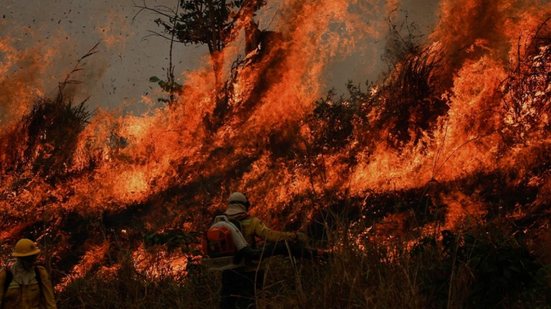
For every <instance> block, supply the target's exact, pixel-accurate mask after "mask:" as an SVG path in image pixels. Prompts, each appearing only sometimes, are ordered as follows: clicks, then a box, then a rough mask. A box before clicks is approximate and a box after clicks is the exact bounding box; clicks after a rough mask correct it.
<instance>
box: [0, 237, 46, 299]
mask: <svg viewBox="0 0 551 309" xmlns="http://www.w3.org/2000/svg"><path fill="white" fill-rule="evenodd" d="M39 253H40V249H39V248H38V246H37V245H36V243H35V242H33V241H32V240H30V239H26V238H23V239H21V240H19V241H18V242H17V244H16V245H15V250H14V251H13V254H12V255H13V256H14V257H15V258H16V259H17V261H16V262H15V264H13V266H11V267H8V268H5V269H2V270H1V271H0V308H2V309H12V308H13V309H15V308H17V309H35V308H36V309H38V308H46V309H52V308H56V303H55V299H54V290H53V287H52V283H51V281H50V278H49V275H48V272H47V271H46V269H45V268H44V267H42V266H35V262H36V258H37V256H38V254H39Z"/></svg>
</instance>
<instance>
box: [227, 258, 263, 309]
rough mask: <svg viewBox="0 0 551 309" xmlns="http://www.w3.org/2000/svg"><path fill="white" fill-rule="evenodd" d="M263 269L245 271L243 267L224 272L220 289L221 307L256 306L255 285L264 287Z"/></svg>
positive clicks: (241, 308)
mask: <svg viewBox="0 0 551 309" xmlns="http://www.w3.org/2000/svg"><path fill="white" fill-rule="evenodd" d="M263 281H264V272H263V271H261V270H260V271H258V272H254V271H245V270H243V269H242V268H238V269H231V270H224V271H223V272H222V289H221V290H220V308H221V309H251V308H255V303H256V301H255V287H256V289H257V290H259V289H262V285H263Z"/></svg>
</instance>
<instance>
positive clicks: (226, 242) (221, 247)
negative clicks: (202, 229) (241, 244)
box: [203, 226, 237, 257]
mask: <svg viewBox="0 0 551 309" xmlns="http://www.w3.org/2000/svg"><path fill="white" fill-rule="evenodd" d="M205 236H206V237H205V242H204V243H203V250H204V251H205V253H206V254H207V255H208V256H210V257H218V256H228V255H234V254H236V253H237V248H236V247H235V244H234V243H233V236H232V231H231V230H230V229H229V228H228V227H225V226H213V227H211V228H209V229H208V231H207V232H206V235H205Z"/></svg>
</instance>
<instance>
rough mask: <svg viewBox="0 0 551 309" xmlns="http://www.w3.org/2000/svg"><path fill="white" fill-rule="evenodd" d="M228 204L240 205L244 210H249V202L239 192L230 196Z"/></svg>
mask: <svg viewBox="0 0 551 309" xmlns="http://www.w3.org/2000/svg"><path fill="white" fill-rule="evenodd" d="M228 204H241V205H243V206H245V208H246V209H249V205H250V203H249V200H248V199H247V197H246V196H245V194H243V193H241V192H233V193H232V194H230V197H229V198H228Z"/></svg>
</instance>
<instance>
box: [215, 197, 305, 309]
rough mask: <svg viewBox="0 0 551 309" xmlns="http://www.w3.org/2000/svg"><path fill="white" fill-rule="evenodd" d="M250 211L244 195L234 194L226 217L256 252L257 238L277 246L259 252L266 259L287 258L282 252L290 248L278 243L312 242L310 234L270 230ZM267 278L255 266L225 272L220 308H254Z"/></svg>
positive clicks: (229, 200) (229, 201)
mask: <svg viewBox="0 0 551 309" xmlns="http://www.w3.org/2000/svg"><path fill="white" fill-rule="evenodd" d="M249 207H250V203H249V200H248V199H247V197H246V196H245V195H244V194H243V193H241V192H234V193H232V194H231V195H230V197H229V199H228V207H227V209H226V211H225V213H224V214H225V215H226V216H228V218H229V219H231V220H232V221H238V222H239V223H240V225H241V227H240V228H241V232H242V234H243V236H244V237H245V239H246V240H247V243H248V244H249V246H250V247H252V248H253V249H257V248H256V247H257V246H256V239H257V238H260V239H262V240H265V241H268V242H272V243H276V245H275V246H274V245H273V244H272V245H271V246H269V249H265V250H264V252H262V251H260V249H261V248H258V251H259V252H261V254H262V255H263V256H269V255H275V254H283V252H280V251H282V250H281V248H286V246H277V242H282V241H294V242H300V243H304V242H306V241H307V240H308V237H307V236H306V234H304V233H301V232H296V233H295V232H280V231H275V230H272V229H270V228H268V227H267V226H266V225H264V223H263V222H262V221H261V220H260V219H259V218H257V217H253V216H250V215H249V214H248V210H249ZM280 244H281V243H280ZM263 248H266V247H263ZM264 253H266V254H264ZM263 277H264V273H263V271H261V270H259V271H257V267H256V266H254V265H253V266H244V267H241V268H237V269H230V270H224V271H223V272H222V289H221V292H220V294H221V295H220V296H221V301H220V308H222V309H226V308H228V309H229V308H231V309H234V308H240V309H241V308H254V307H255V289H261V288H262V283H263V280H264V278H263Z"/></svg>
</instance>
